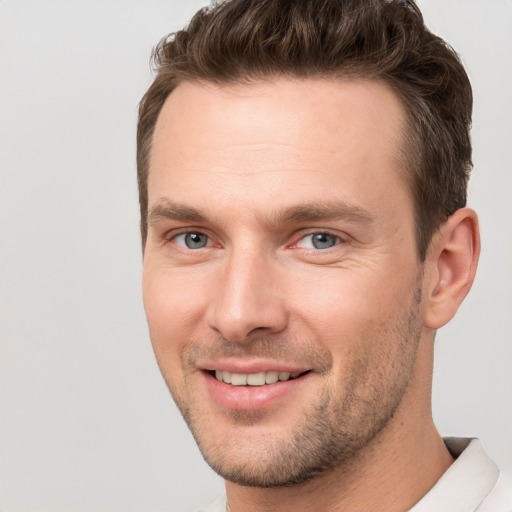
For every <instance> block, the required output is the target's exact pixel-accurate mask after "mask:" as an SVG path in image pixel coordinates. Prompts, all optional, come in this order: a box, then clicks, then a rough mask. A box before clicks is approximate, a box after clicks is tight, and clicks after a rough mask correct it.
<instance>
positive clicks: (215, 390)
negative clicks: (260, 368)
mask: <svg viewBox="0 0 512 512" xmlns="http://www.w3.org/2000/svg"><path fill="white" fill-rule="evenodd" d="M203 375H204V378H205V381H206V385H207V388H208V391H209V393H210V396H211V397H212V398H213V400H214V401H215V402H217V404H218V405H220V406H221V407H223V408H225V409H232V410H239V411H257V410H261V409H266V408H268V407H271V406H272V405H274V404H276V403H278V402H280V401H282V400H286V399H289V398H290V396H291V395H292V394H294V392H295V391H296V390H297V388H298V387H299V386H301V385H302V384H304V383H305V382H306V381H307V380H309V379H310V378H311V377H310V376H311V373H307V374H306V375H303V376H301V377H297V378H296V379H292V380H287V381H278V382H276V383H274V384H265V385H263V386H233V385H232V384H226V383H225V382H221V381H220V380H217V379H216V378H215V377H214V376H213V375H211V374H210V373H208V372H203Z"/></svg>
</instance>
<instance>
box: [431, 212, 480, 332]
mask: <svg viewBox="0 0 512 512" xmlns="http://www.w3.org/2000/svg"><path fill="white" fill-rule="evenodd" d="M479 255H480V235H479V230H478V217H477V215H476V213H475V212H474V211H473V210H471V209H470V208H461V209H460V210H457V211H456V212H455V213H454V214H453V215H452V216H451V217H449V218H448V220H447V221H446V222H445V223H444V224H443V226H442V227H441V229H440V231H439V233H437V234H436V235H434V237H433V239H432V242H431V244H430V247H429V251H428V255H427V258H428V260H429V261H428V267H427V268H428V269H429V270H428V272H429V279H428V281H426V282H425V284H428V289H426V290H425V292H426V296H425V316H424V325H425V327H430V328H431V329H438V328H439V327H442V326H443V325H445V324H446V323H448V322H449V321H450V320H451V319H452V318H453V316H454V315H455V313H456V312H457V310H458V309H459V306H460V305H461V303H462V301H463V300H464V298H465V297H466V295H467V294H468V292H469V290H470V289H471V285H472V284H473V280H474V279H475V273H476V267H477V264H478V257H479Z"/></svg>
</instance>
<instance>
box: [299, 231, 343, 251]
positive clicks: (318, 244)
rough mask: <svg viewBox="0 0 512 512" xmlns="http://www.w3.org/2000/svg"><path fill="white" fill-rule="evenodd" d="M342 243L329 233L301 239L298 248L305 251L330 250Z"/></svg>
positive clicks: (314, 234) (315, 234)
mask: <svg viewBox="0 0 512 512" xmlns="http://www.w3.org/2000/svg"><path fill="white" fill-rule="evenodd" d="M339 242H340V239H339V237H337V236H335V235H331V234H329V233H313V234H311V235H307V236H305V237H304V238H301V239H300V240H299V242H298V243H297V247H301V248H303V249H320V250H321V249H330V248H331V247H334V246H335V245H336V244H338V243H339Z"/></svg>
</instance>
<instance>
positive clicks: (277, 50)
mask: <svg viewBox="0 0 512 512" xmlns="http://www.w3.org/2000/svg"><path fill="white" fill-rule="evenodd" d="M153 61H154V63H155V65H156V70H157V75H156V78H155V80H154V82H153V84H152V85H151V86H150V87H149V89H148V91H147V92H146V94H145V95H144V97H143V99H142V101H141V103H140V106H139V123H138V131H137V171H138V184H139V200H140V208H141V231H142V242H143V245H144V244H145V241H146V236H147V210H148V197H147V180H148V172H149V157H150V152H151V142H152V136H153V132H154V129H155V124H156V121H157V118H158V115H159V113H160V110H161V108H162V106H163V104H164V102H165V100H166V98H167V96H168V95H169V94H170V93H171V92H172V91H173V90H174V88H175V87H176V86H177V85H178V84H179V83H180V82H183V81H192V82H213V83H217V84H229V83H234V82H247V83H250V82H251V81H255V80H261V79H272V77H278V76H290V77H297V78H308V77H312V78H314V77H319V78H333V79H336V78H340V77H356V78H368V79H378V80H382V81H384V82H385V83H387V84H388V85H389V86H391V87H392V88H393V90H394V91H395V92H396V93H397V94H398V96H399V97H400V99H401V100H402V102H403V104H404V106H405V108H406V112H407V116H408V126H407V129H406V132H407V133H406V143H407V144H406V148H405V151H406V153H407V154H406V157H407V158H406V161H407V167H408V168H409V169H408V172H407V177H408V182H409V184H410V188H411V193H412V195H413V199H414V205H415V221H416V239H417V247H418V255H419V258H420V260H421V261H423V260H424V259H425V256H426V253H427V249H428V246H429V243H430V240H431V238H432V235H433V234H434V232H435V231H436V230H437V229H438V228H439V226H440V225H441V224H442V223H443V222H444V221H445V220H446V219H447V218H448V217H449V216H450V215H451V214H452V213H454V212H455V211H456V210H457V209H458V208H461V207H463V206H464V205H465V204H466V189H467V181H468V178H469V172H470V170H471V167H472V163H471V141H470V135H469V130H470V125H471V112H472V103H473V98H472V91H471V85H470V83H469V79H468V77H467V74H466V72H465V70H464V67H463V66H462V64H461V62H460V60H459V58H458V56H457V54H456V53H455V51H454V50H453V49H452V48H451V47H450V46H448V45H447V44H446V43H445V42H444V41H443V40H442V39H441V38H439V37H437V36H436V35H434V34H432V33H431V32H430V31H429V30H428V29H427V28H426V27H425V25H424V22H423V17H422V15H421V12H420V10H419V8H418V7H417V6H416V4H415V3H414V1H412V0H227V1H222V2H218V3H215V4H213V5H212V6H211V7H208V8H204V9H201V10H200V11H198V12H197V13H196V14H195V15H194V17H193V18H192V20H191V21H190V24H189V25H188V27H186V28H185V29H183V30H180V31H178V32H176V33H175V34H171V35H169V36H167V37H165V38H164V39H163V40H162V41H160V43H159V44H158V45H157V47H156V48H155V49H154V52H153Z"/></svg>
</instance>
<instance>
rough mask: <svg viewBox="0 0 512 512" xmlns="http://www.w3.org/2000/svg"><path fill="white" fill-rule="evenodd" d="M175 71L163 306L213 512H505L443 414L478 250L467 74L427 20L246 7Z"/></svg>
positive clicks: (162, 73)
mask: <svg viewBox="0 0 512 512" xmlns="http://www.w3.org/2000/svg"><path fill="white" fill-rule="evenodd" d="M155 60H156V64H157V67H158V74H157V77H156V79H155V81H154V83H153V84H152V86H151V87H150V89H149V90H148V92H147V93H146V95H145V97H144V98H143V100H142V102H141V106H140V114H139V128H138V160H137V161H138V173H139V192H140V203H141V216H142V220H141V228H142V238H143V248H144V278H143V293H144V304H145V309H146V314H147V318H148V323H149V329H150V333H151V339H152V343H153V347H154V350H155V354H156V358H157V361H158V363H159V366H160V369H161V372H162V374H163V376H164V379H165V381H166V383H167V385H168V387H169V389H170V391H171V393H172V395H173V398H174V400H175V401H176V404H177V405H178V407H179V409H180V411H181V412H182V414H183V416H184V418H185V420H186V422H187V423H188V425H189V427H190V429H191V431H192V433H193V435H194V437H195V439H196V441H197V443H198V445H199V448H200V449H201V452H202V454H203V456H204V458H205V459H206V461H207V462H208V463H209V464H210V466H211V467H212V468H213V469H214V470H215V471H217V473H219V474H220V475H221V476H222V477H223V478H224V479H225V481H226V496H225V497H222V498H221V499H220V500H218V501H217V502H216V503H214V504H212V505H211V506H210V507H209V508H207V509H205V510H207V511H209V512H214V511H215V512H216V511H224V510H230V511H231V512H240V511H247V512H251V511H263V510H265V511H266V510H278V511H288V510H290V511H291V510H293V511H300V510H325V511H341V510H350V511H352V512H354V511H367V510H372V511H374V510H379V511H383V512H386V511H405V510H410V509H412V510H414V511H415V512H419V511H427V510H429V511H434V510H435V511H443V510H450V511H461V512H462V511H470V510H477V508H478V510H479V511H482V510H508V509H507V508H503V507H504V505H503V504H501V505H497V501H498V499H499V496H498V495H497V491H493V488H494V486H495V483H496V480H497V478H498V470H497V468H496V466H495V465H494V463H493V462H492V461H491V460H490V459H489V458H488V457H487V455H486V454H485V453H484V452H483V450H482V448H481V446H480V444H479V442H478V441H477V440H463V439H446V440H443V439H442V438H441V437H440V436H439V434H438V432H437V430H436V428H435V426H434V423H433V421H432V414H431V405H430V389H431V381H432V360H433V344H434V337H435V332H436V330H437V329H438V328H440V327H442V326H443V325H444V324H446V323H447V322H448V321H449V320H450V319H451V318H452V317H453V316H454V314H455V313H456V311H457V308H458V307H459V305H460V304H461V302H462V301H463V299H464V297H465V296H466V294H467V292H468V291H469V289H470V287H471V284H472V282H473V279H474V275H475V271H476V265H477V261H478V255H479V248H480V245H479V235H478V221H477V217H476V214H475V212H474V211H472V210H470V209H469V208H466V207H465V204H466V186H467V180H468V173H469V170H470V168H471V145H470V139H469V127H470V123H471V107H472V95H471V87H470V84H469V81H468V78H467V75H466V73H465V71H464V69H463V67H462V65H461V64H460V62H459V60H458V58H457V56H456V54H455V53H454V52H453V51H452V50H451V49H450V48H449V47H448V46H447V45H446V44H445V43H444V42H443V41H442V40H440V39H439V38H437V37H436V36H434V35H432V34H431V33H430V32H429V31H428V30H427V29H426V28H425V27H424V25H423V20H422V17H421V14H420V12H419V10H418V8H417V7H416V5H415V4H414V3H413V2H411V1H409V2H404V1H398V0H397V1H384V0H343V1H342V0H319V1H305V0H287V1H284V0H281V1H280V0H253V1H246V0H231V1H227V2H223V3H219V4H217V5H215V6H213V7H212V8H210V9H205V10H202V11H200V12H199V13H198V14H196V16H194V18H193V19H192V21H191V23H190V25H189V27H188V28H187V29H186V30H182V31H180V32H178V33H177V34H175V35H174V36H172V37H170V38H167V39H164V40H163V41H162V42H161V43H160V45H159V46H158V47H157V49H156V53H155ZM497 507H501V508H497Z"/></svg>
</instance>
